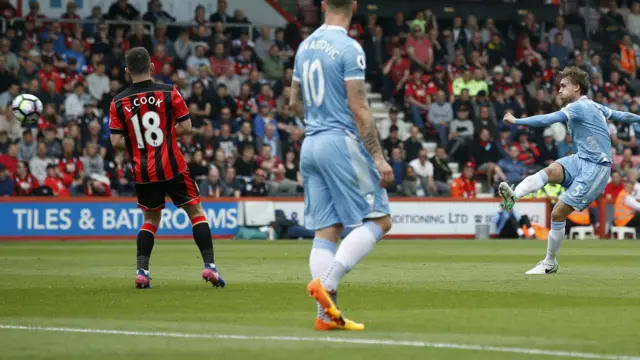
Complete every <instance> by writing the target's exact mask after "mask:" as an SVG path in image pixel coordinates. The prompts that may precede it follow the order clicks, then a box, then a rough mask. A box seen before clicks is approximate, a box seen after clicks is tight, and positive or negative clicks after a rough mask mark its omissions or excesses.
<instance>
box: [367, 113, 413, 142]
mask: <svg viewBox="0 0 640 360" xmlns="http://www.w3.org/2000/svg"><path fill="white" fill-rule="evenodd" d="M376 125H377V127H378V135H379V136H380V138H381V139H386V138H387V137H389V130H390V129H391V126H392V125H395V126H396V127H397V128H398V138H399V139H400V140H401V141H405V140H407V139H408V138H409V136H410V134H409V132H410V129H411V125H410V124H407V123H406V122H404V121H401V120H399V119H398V108H396V107H395V106H392V107H391V108H390V109H389V116H388V117H387V118H385V119H382V120H380V121H377V122H376Z"/></svg>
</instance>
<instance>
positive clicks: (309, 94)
mask: <svg viewBox="0 0 640 360" xmlns="http://www.w3.org/2000/svg"><path fill="white" fill-rule="evenodd" d="M309 62H310V61H305V62H304V64H302V82H303V85H304V99H305V101H306V102H307V106H312V105H315V106H316V107H320V105H322V100H324V71H323V70H322V63H321V62H320V60H319V59H316V60H314V61H313V62H312V63H311V65H309ZM316 77H317V78H318V83H317V84H316ZM312 101H313V103H312Z"/></svg>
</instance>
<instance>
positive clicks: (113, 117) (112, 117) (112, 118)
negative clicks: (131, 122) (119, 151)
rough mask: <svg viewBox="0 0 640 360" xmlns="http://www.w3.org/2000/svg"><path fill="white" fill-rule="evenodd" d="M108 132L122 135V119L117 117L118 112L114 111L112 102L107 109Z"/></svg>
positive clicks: (114, 107)
mask: <svg viewBox="0 0 640 360" xmlns="http://www.w3.org/2000/svg"><path fill="white" fill-rule="evenodd" d="M109 130H111V133H112V134H120V135H123V134H124V126H123V125H122V119H120V117H118V112H117V111H116V103H115V102H114V101H111V106H110V107H109Z"/></svg>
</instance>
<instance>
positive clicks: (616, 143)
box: [609, 109, 637, 153]
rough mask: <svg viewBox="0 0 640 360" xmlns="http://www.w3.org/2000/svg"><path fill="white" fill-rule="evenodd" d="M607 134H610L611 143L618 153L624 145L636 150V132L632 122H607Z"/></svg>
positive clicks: (622, 149)
mask: <svg viewBox="0 0 640 360" xmlns="http://www.w3.org/2000/svg"><path fill="white" fill-rule="evenodd" d="M623 111H624V110H623ZM627 111H628V109H627ZM609 135H611V144H612V146H613V147H615V148H616V150H617V151H618V153H621V152H623V151H624V149H625V148H626V147H629V148H631V149H635V150H636V151H637V147H636V132H635V130H634V129H633V125H632V124H626V123H621V122H617V123H609Z"/></svg>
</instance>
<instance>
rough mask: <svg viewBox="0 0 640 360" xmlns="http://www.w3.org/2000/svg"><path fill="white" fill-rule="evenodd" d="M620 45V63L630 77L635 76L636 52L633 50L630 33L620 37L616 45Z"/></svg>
mask: <svg viewBox="0 0 640 360" xmlns="http://www.w3.org/2000/svg"><path fill="white" fill-rule="evenodd" d="M618 46H619V47H620V64H621V65H622V68H623V69H624V71H625V72H626V75H628V76H629V77H630V78H631V79H635V78H636V69H637V66H636V53H635V51H633V41H632V40H631V35H625V36H623V37H622V41H621V42H620V44H619V45H618Z"/></svg>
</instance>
